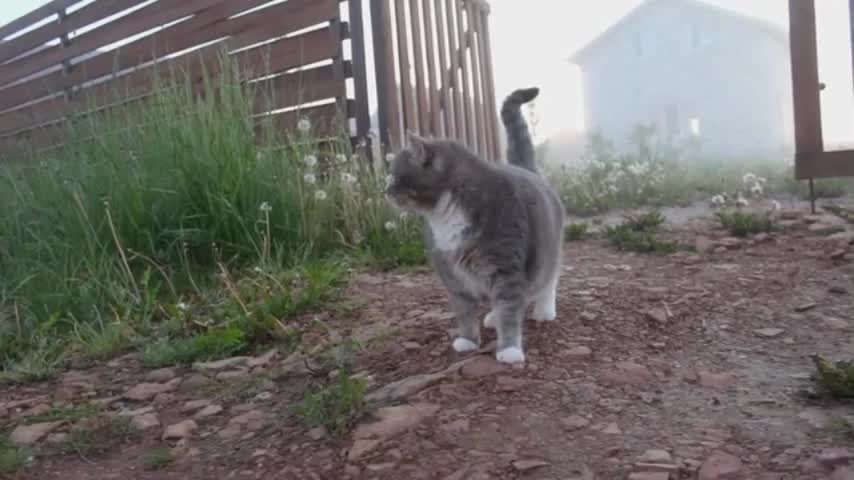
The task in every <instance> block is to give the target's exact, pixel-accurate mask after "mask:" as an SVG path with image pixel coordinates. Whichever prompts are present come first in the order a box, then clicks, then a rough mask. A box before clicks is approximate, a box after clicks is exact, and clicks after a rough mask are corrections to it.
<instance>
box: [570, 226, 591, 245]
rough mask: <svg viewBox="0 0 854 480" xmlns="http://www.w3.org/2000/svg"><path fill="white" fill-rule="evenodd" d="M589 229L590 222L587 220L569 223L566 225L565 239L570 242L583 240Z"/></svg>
mask: <svg viewBox="0 0 854 480" xmlns="http://www.w3.org/2000/svg"><path fill="white" fill-rule="evenodd" d="M589 231H590V224H589V223H587V222H579V223H570V224H568V225H567V226H566V239H567V240H568V241H570V242H577V241H579V240H583V239H584V238H585V237H586V236H587V234H588V233H589Z"/></svg>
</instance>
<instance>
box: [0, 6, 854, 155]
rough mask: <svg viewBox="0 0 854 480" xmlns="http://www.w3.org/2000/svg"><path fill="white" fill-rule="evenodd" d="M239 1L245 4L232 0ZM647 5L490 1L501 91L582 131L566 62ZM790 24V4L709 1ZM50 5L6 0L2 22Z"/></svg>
mask: <svg viewBox="0 0 854 480" xmlns="http://www.w3.org/2000/svg"><path fill="white" fill-rule="evenodd" d="M232 1H239V0H232ZM641 1H642V0H597V1H596V2H590V1H586V0H525V1H522V0H490V4H491V5H492V17H491V20H490V25H491V28H492V37H493V39H492V45H493V61H494V63H495V76H496V93H497V95H498V96H499V97H502V96H504V95H505V94H506V93H507V92H509V91H510V90H513V89H514V88H517V87H519V86H524V85H537V86H540V87H541V88H542V90H543V93H542V96H541V99H540V101H539V102H538V108H537V110H538V114H539V116H540V122H541V123H540V136H541V137H542V138H546V137H548V136H550V135H552V134H554V133H556V132H559V131H563V130H579V129H582V128H583V127H584V125H583V118H582V117H583V116H582V111H581V95H582V92H581V78H580V73H579V71H578V69H577V68H576V67H574V66H573V65H571V64H570V63H569V62H568V60H567V58H568V57H569V56H570V55H571V54H572V53H573V52H574V51H576V50H577V49H579V48H580V47H582V46H584V45H585V44H586V43H587V42H588V41H590V40H591V39H593V38H594V37H595V36H596V35H597V34H599V33H601V32H602V31H603V30H604V29H606V28H607V27H608V26H610V25H611V24H613V23H614V22H616V21H617V20H618V19H619V18H620V17H622V16H623V15H625V14H626V13H627V12H629V11H630V10H631V9H632V8H634V7H636V6H637V5H638V4H640V3H641ZM707 1H708V2H709V3H712V4H715V5H718V6H721V7H724V8H729V9H732V10H735V11H737V12H741V13H745V14H749V15H753V16H756V17H759V18H762V19H765V20H768V21H771V22H774V23H777V24H779V25H781V26H783V27H786V28H787V27H788V10H787V1H786V0H749V1H745V0H707ZM44 3H46V0H0V24H2V23H6V22H8V21H10V20H12V19H13V18H15V17H17V16H20V15H21V14H23V13H26V12H27V11H29V10H32V9H33V8H36V7H38V6H40V5H42V4H44ZM816 4H817V6H818V16H819V64H820V69H821V77H822V80H823V81H824V82H825V83H827V85H828V89H827V90H826V91H825V93H824V94H823V99H822V106H823V115H824V129H825V136H826V137H827V138H828V140H831V141H832V140H838V141H854V87H852V85H854V80H852V75H851V54H850V48H851V44H850V38H851V37H850V34H849V27H848V6H847V5H848V0H821V1H818V2H816Z"/></svg>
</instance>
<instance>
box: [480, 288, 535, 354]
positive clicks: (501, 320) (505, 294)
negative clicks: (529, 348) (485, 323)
mask: <svg viewBox="0 0 854 480" xmlns="http://www.w3.org/2000/svg"><path fill="white" fill-rule="evenodd" d="M527 304H528V302H527V301H526V299H525V297H524V295H523V294H522V289H521V288H513V289H509V290H504V291H502V292H500V293H499V294H498V295H497V296H496V298H495V299H493V301H492V311H491V312H490V314H489V316H491V317H492V318H493V319H494V320H495V324H496V326H497V327H498V328H497V329H498V348H497V349H496V353H495V358H496V359H497V360H498V361H499V362H502V363H522V362H524V361H525V351H524V349H523V347H522V324H523V321H524V319H525V307H526V306H527Z"/></svg>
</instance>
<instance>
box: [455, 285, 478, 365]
mask: <svg viewBox="0 0 854 480" xmlns="http://www.w3.org/2000/svg"><path fill="white" fill-rule="evenodd" d="M451 309H452V310H453V311H454V315H455V316H456V318H457V336H456V338H454V342H453V347H454V351H456V352H457V353H463V352H470V351H472V350H477V349H478V348H480V322H479V321H478V317H477V310H478V302H477V300H476V299H474V298H473V297H471V296H468V295H466V294H451Z"/></svg>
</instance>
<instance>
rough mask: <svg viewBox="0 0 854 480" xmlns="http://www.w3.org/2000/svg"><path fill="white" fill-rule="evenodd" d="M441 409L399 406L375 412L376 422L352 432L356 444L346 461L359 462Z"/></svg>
mask: <svg viewBox="0 0 854 480" xmlns="http://www.w3.org/2000/svg"><path fill="white" fill-rule="evenodd" d="M440 408H441V407H440V406H439V405H436V404H431V403H421V404H415V405H399V406H395V407H386V408H381V409H379V410H377V411H376V412H375V413H374V416H375V417H376V418H377V419H378V420H377V421H376V422H372V423H363V424H361V425H359V426H358V427H357V428H356V431H355V432H353V437H354V438H355V439H356V442H355V443H354V445H353V448H351V449H350V452H349V454H348V459H349V460H350V461H351V462H352V461H355V460H359V459H361V458H363V457H364V456H366V455H367V454H368V453H370V452H371V451H373V450H374V449H375V448H377V447H379V446H380V445H381V444H382V443H383V442H385V441H387V440H389V439H391V438H394V437H396V436H398V435H400V434H402V433H404V432H406V431H408V430H410V429H412V428H414V427H416V426H417V425H419V424H420V423H421V422H423V421H425V420H427V419H428V418H431V417H434V416H435V415H436V414H437V413H438V412H439V409H440Z"/></svg>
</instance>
